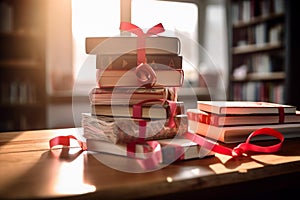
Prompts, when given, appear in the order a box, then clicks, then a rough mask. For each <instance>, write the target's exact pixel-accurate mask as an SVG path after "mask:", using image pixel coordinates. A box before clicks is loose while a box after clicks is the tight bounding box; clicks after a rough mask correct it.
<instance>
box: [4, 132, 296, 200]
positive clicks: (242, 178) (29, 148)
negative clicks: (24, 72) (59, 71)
mask: <svg viewBox="0 0 300 200" xmlns="http://www.w3.org/2000/svg"><path fill="white" fill-rule="evenodd" d="M77 131H78V129H77V128H73V129H57V130H38V131H23V132H8V133H0V162H1V165H0V199H7V198H13V199H19V198H20V199H42V198H70V199H133V198H134V199H142V198H143V199H156V198H159V199H187V198H192V197H193V198H194V196H198V198H204V199H212V198H217V197H222V198H223V199H224V198H227V199H229V198H230V199H242V198H243V199H250V198H256V197H263V196H267V197H280V196H281V195H283V196H284V195H287V194H291V193H296V192H298V190H299V189H300V148H299V147H300V139H289V140H285V141H284V144H283V147H282V149H281V150H280V151H279V152H277V153H275V154H252V155H248V156H245V157H240V158H231V157H229V156H224V155H219V154H216V155H215V156H212V157H207V158H202V159H196V160H189V161H181V162H175V163H173V164H171V165H168V166H166V167H164V168H162V169H159V170H155V171H152V172H147V173H127V172H123V171H120V170H117V169H113V168H111V167H108V166H107V165H106V164H103V163H102V162H100V161H99V160H98V159H96V157H95V155H94V154H92V153H91V152H87V151H81V150H80V148H79V147H78V146H77V145H76V144H72V145H71V147H70V148H61V147H57V148H54V149H52V150H50V149H49V144H48V142H49V139H51V138H53V137H55V136H58V135H69V134H77ZM268 142H270V141H267V142H261V143H268ZM107 156H108V155H107ZM122 163H123V162H122V160H121V159H120V165H122ZM123 164H124V163H123ZM269 195H271V196H269Z"/></svg>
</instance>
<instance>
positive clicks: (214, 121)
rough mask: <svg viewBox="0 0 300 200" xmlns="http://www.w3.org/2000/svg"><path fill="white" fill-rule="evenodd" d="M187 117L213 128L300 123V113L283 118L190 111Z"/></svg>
mask: <svg viewBox="0 0 300 200" xmlns="http://www.w3.org/2000/svg"><path fill="white" fill-rule="evenodd" d="M187 115H188V117H189V119H193V121H197V122H200V123H204V124H210V125H212V126H237V125H257V124H282V123H300V111H296V113H295V114H286V115H283V116H279V115H277V114H268V115H266V114H256V115H218V114H214V113H208V112H204V111H202V110H199V109H188V110H187Z"/></svg>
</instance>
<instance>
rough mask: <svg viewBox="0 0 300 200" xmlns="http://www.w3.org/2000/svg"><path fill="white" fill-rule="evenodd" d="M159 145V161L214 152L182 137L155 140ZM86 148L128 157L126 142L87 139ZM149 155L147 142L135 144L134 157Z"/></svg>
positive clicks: (197, 156)
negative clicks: (160, 155) (160, 157)
mask: <svg viewBox="0 0 300 200" xmlns="http://www.w3.org/2000/svg"><path fill="white" fill-rule="evenodd" d="M156 141H157V142H159V143H160V145H161V153H162V160H161V163H171V162H174V161H179V160H189V159H197V158H203V157H206V156H212V155H214V152H212V151H209V150H206V149H204V148H201V146H199V145H198V144H197V143H194V142H191V141H190V140H188V139H184V138H173V139H161V140H156ZM86 144H87V150H88V151H94V152H101V153H108V154H114V155H119V156H127V157H130V156H129V154H128V151H127V149H128V148H127V144H114V143H111V142H107V141H102V140H93V139H87V140H86ZM149 156H151V147H150V146H148V145H147V144H136V145H135V152H134V157H135V158H140V159H145V158H147V157H149Z"/></svg>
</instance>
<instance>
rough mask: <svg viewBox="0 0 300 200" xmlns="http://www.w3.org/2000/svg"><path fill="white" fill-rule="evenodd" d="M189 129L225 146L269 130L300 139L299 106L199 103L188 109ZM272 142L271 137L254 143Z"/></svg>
mask: <svg viewBox="0 0 300 200" xmlns="http://www.w3.org/2000/svg"><path fill="white" fill-rule="evenodd" d="M187 115H188V121H189V129H190V130H191V131H193V132H195V133H197V134H200V135H202V136H206V137H209V138H212V139H215V140H218V141H221V142H225V143H234V142H244V141H245V140H246V138H247V137H248V136H249V135H250V134H251V132H253V131H255V130H257V129H260V128H264V127H269V128H273V129H276V130H278V131H280V132H282V133H283V134H284V136H285V137H298V136H299V135H300V134H299V130H300V129H299V128H300V112H299V111H297V110H296V107H295V106H292V105H284V104H277V103H270V102H251V101H198V102H197V108H195V109H188V110H187ZM264 139H271V138H270V137H268V136H259V137H255V138H253V139H252V140H264Z"/></svg>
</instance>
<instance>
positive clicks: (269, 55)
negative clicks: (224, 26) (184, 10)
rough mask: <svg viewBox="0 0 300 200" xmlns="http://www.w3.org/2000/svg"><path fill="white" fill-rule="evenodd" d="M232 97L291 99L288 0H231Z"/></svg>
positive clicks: (230, 77)
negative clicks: (289, 93) (287, 93)
mask: <svg viewBox="0 0 300 200" xmlns="http://www.w3.org/2000/svg"><path fill="white" fill-rule="evenodd" d="M228 2H229V3H228V6H227V9H228V24H229V27H230V28H229V37H230V38H229V52H230V55H229V58H230V65H229V66H230V69H229V70H230V73H229V98H230V100H254V101H270V102H276V103H288V102H289V99H287V97H286V95H285V94H286V92H287V90H289V89H290V88H288V87H287V84H286V80H287V79H288V78H289V74H288V69H289V68H290V67H291V66H289V65H288V64H287V63H288V62H287V61H288V60H287V59H288V57H287V52H288V51H287V50H288V44H287V31H288V30H287V28H286V27H287V23H289V21H288V20H287V17H286V12H287V9H288V6H287V1H284V0H231V1H228Z"/></svg>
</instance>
